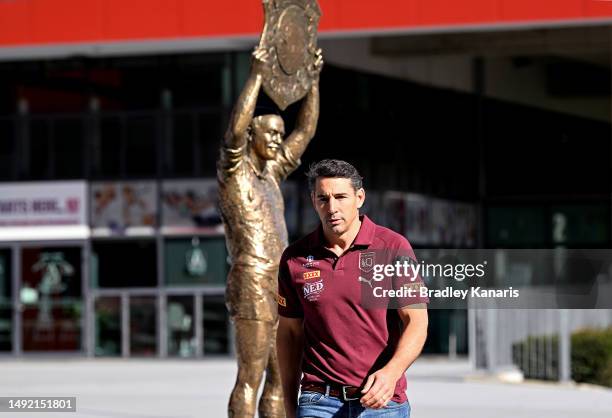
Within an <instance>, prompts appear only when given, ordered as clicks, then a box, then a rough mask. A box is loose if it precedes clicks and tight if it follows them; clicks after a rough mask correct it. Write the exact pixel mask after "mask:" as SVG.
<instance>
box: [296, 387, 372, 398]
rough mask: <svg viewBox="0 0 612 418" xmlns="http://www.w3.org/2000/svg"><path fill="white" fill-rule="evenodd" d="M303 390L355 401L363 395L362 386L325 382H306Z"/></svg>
mask: <svg viewBox="0 0 612 418" xmlns="http://www.w3.org/2000/svg"><path fill="white" fill-rule="evenodd" d="M301 389H302V391H308V392H317V393H322V394H324V395H329V396H333V397H334V398H339V399H342V400H343V401H344V402H346V401H354V400H357V399H360V398H361V397H362V396H363V395H362V393H361V388H358V387H356V386H343V385H327V384H325V383H305V384H303V385H302V386H301Z"/></svg>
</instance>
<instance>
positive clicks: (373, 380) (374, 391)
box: [359, 367, 401, 409]
mask: <svg viewBox="0 0 612 418" xmlns="http://www.w3.org/2000/svg"><path fill="white" fill-rule="evenodd" d="M400 377H401V374H399V375H398V372H397V371H393V370H389V369H387V368H385V367H383V368H382V369H380V370H379V371H377V372H375V373H372V374H371V375H370V376H368V380H367V381H366V384H365V386H364V387H363V389H362V390H361V393H363V394H364V395H363V396H362V397H361V399H360V400H359V401H360V402H361V405H363V406H364V407H366V408H372V409H380V408H384V407H385V406H386V405H387V402H389V400H390V399H391V398H392V397H393V393H394V392H395V385H396V384H397V381H398V380H399V379H400Z"/></svg>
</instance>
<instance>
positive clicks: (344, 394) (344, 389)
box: [342, 386, 359, 402]
mask: <svg viewBox="0 0 612 418" xmlns="http://www.w3.org/2000/svg"><path fill="white" fill-rule="evenodd" d="M349 387H352V386H342V398H343V400H344V401H345V402H346V401H356V400H357V399H359V397H357V398H349V397H347V396H346V388H349Z"/></svg>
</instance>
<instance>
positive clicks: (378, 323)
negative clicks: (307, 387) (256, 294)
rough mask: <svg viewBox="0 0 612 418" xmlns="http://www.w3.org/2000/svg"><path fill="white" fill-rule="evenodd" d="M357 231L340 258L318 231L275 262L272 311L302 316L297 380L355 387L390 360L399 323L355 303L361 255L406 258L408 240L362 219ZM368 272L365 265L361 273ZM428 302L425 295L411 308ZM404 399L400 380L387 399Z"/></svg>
mask: <svg viewBox="0 0 612 418" xmlns="http://www.w3.org/2000/svg"><path fill="white" fill-rule="evenodd" d="M361 219H362V223H361V227H360V229H359V233H358V234H357V237H356V238H355V241H354V242H353V244H352V245H351V247H350V248H349V249H348V250H347V251H346V252H345V253H344V254H342V255H341V256H340V257H338V256H336V254H334V253H333V252H331V251H329V250H327V249H326V248H324V245H325V242H324V235H323V231H322V228H321V226H320V225H319V228H318V229H317V230H316V231H314V232H312V233H311V234H309V235H307V236H306V237H304V238H302V239H301V240H299V241H297V242H295V243H294V244H292V245H290V246H289V247H287V249H286V250H285V251H284V253H283V256H282V258H281V262H280V269H279V279H278V282H279V297H278V305H279V306H278V312H279V314H280V315H281V316H284V317H289V318H303V321H304V322H303V326H304V337H305V344H304V353H303V363H302V371H303V373H304V376H303V378H302V383H303V384H304V383H322V382H323V383H331V384H339V385H350V386H362V385H363V384H364V383H365V381H366V379H367V377H368V376H369V375H370V374H372V373H373V372H375V371H377V370H379V369H380V368H382V367H383V366H385V365H386V364H387V362H388V361H389V360H390V359H391V357H392V356H393V354H394V352H395V349H396V347H397V343H398V341H399V337H400V336H401V330H402V321H401V319H400V317H399V315H398V313H397V310H395V309H386V308H375V309H366V308H365V307H364V306H363V305H364V304H363V303H362V291H363V289H362V286H364V285H366V284H365V283H362V282H361V281H360V279H359V278H360V277H361V276H364V272H363V270H364V265H363V264H362V265H361V267H360V262H361V260H360V258H361V257H363V256H362V255H360V254H363V253H364V251H365V252H368V253H370V254H371V253H372V251H379V252H380V251H388V250H389V251H396V250H401V251H402V252H405V253H409V254H412V257H414V252H413V251H412V248H411V246H410V244H409V243H408V240H406V238H404V237H403V236H401V235H399V234H398V233H396V232H393V231H391V230H390V229H387V228H384V227H382V226H379V225H376V224H375V223H374V222H372V221H371V220H370V219H369V218H368V217H367V216H362V217H361ZM366 269H367V268H366ZM423 302H425V303H426V302H428V300H427V299H426V298H425V299H423V298H421V299H419V300H416V301H415V300H414V299H412V303H423ZM392 399H393V400H394V401H396V402H404V401H406V378H405V377H404V376H402V377H401V379H400V380H399V381H398V382H397V385H396V388H395V393H394V395H393V398H392Z"/></svg>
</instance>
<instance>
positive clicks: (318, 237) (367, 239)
mask: <svg viewBox="0 0 612 418" xmlns="http://www.w3.org/2000/svg"><path fill="white" fill-rule="evenodd" d="M359 219H360V220H361V226H360V227H359V232H358V233H357V236H356V237H355V240H354V241H353V245H355V246H360V247H368V246H370V245H372V242H374V234H375V232H376V224H375V223H374V222H372V220H370V218H368V217H367V216H366V215H359ZM324 245H325V235H323V226H322V225H321V224H320V223H319V227H318V228H317V229H316V230H315V231H314V232H313V233H312V235H311V237H310V247H311V248H315V247H323V246H324Z"/></svg>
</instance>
